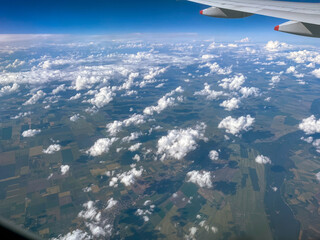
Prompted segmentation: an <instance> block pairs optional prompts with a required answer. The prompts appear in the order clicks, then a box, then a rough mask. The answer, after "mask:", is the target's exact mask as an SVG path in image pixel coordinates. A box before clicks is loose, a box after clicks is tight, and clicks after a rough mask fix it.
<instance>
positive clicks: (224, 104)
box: [220, 98, 241, 111]
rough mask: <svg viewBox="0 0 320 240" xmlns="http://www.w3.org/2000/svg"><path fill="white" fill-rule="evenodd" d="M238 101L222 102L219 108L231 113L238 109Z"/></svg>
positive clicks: (235, 99) (236, 99) (232, 99)
mask: <svg viewBox="0 0 320 240" xmlns="http://www.w3.org/2000/svg"><path fill="white" fill-rule="evenodd" d="M240 102H241V101H240V99H238V98H231V99H228V100H225V101H223V102H222V103H221V104H220V106H221V107H224V108H225V109H226V110H227V111H232V110H234V109H237V108H239V104H240Z"/></svg>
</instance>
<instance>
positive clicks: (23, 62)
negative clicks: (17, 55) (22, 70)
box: [6, 59, 26, 68]
mask: <svg viewBox="0 0 320 240" xmlns="http://www.w3.org/2000/svg"><path fill="white" fill-rule="evenodd" d="M25 63H26V62H25V61H21V60H19V59H16V60H14V62H13V63H10V64H8V65H7V66H6V68H16V67H19V66H22V65H24V64H25Z"/></svg>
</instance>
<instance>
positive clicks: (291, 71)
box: [286, 66, 296, 73]
mask: <svg viewBox="0 0 320 240" xmlns="http://www.w3.org/2000/svg"><path fill="white" fill-rule="evenodd" d="M295 72H296V68H295V67H294V66H290V67H288V68H287V70H286V73H295Z"/></svg>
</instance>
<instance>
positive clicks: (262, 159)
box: [255, 155, 271, 164]
mask: <svg viewBox="0 0 320 240" xmlns="http://www.w3.org/2000/svg"><path fill="white" fill-rule="evenodd" d="M255 161H256V163H259V164H268V163H269V164H271V160H270V158H268V157H266V156H263V155H258V156H257V157H256V159H255Z"/></svg>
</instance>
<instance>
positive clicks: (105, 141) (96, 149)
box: [86, 138, 117, 157]
mask: <svg viewBox="0 0 320 240" xmlns="http://www.w3.org/2000/svg"><path fill="white" fill-rule="evenodd" d="M116 140H117V138H111V139H109V138H100V139H98V140H97V141H96V142H95V143H94V145H93V146H92V147H91V148H90V149H89V150H87V151H86V153H87V154H89V155H90V156H93V157H96V156H100V155H102V154H103V153H107V152H109V149H110V147H111V145H112V144H113V143H114V142H115V141H116Z"/></svg>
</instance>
